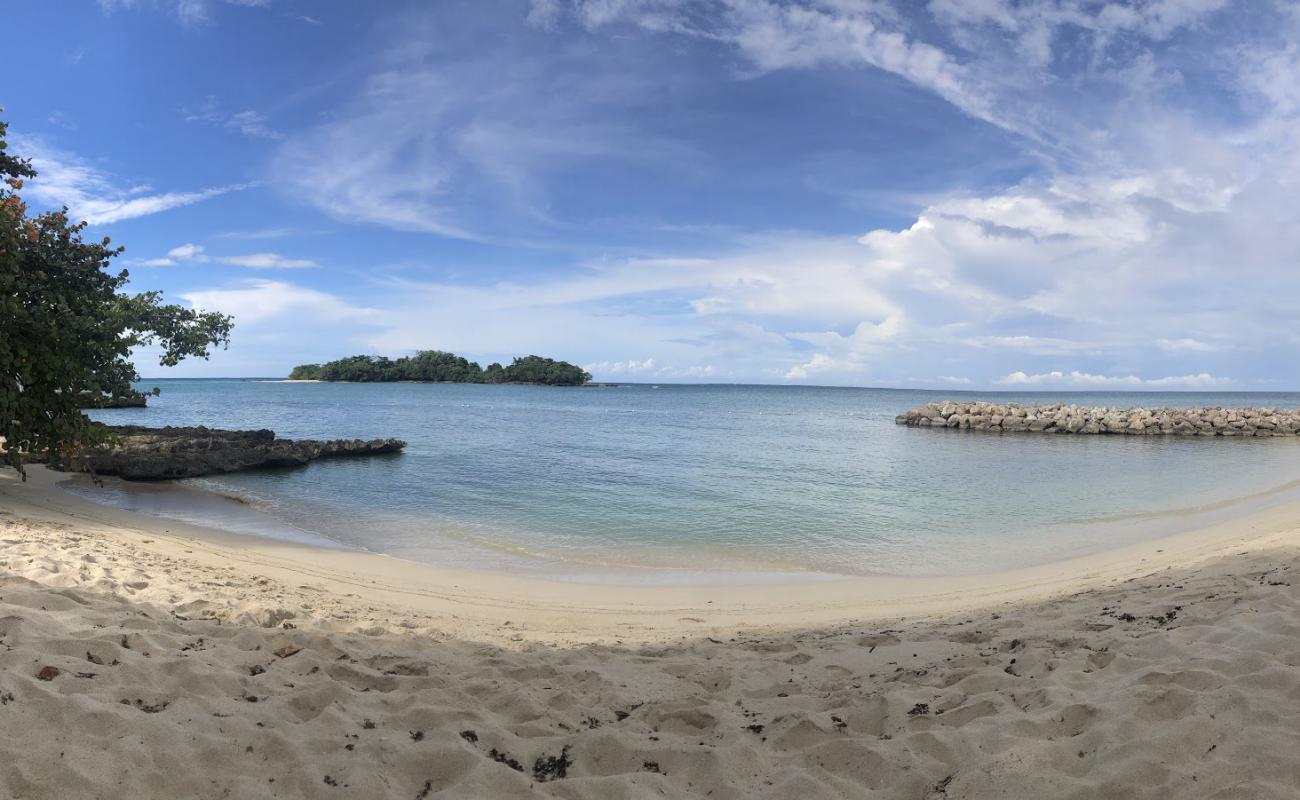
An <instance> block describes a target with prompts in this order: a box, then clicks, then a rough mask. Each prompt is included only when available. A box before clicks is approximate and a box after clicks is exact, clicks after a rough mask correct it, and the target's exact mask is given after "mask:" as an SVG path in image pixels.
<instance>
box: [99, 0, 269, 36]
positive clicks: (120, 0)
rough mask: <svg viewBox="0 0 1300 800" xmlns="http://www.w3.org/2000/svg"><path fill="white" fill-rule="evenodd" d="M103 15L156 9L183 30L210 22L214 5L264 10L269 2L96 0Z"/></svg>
mask: <svg viewBox="0 0 1300 800" xmlns="http://www.w3.org/2000/svg"><path fill="white" fill-rule="evenodd" d="M98 2H99V7H100V8H101V9H102V10H103V11H104V13H105V14H109V13H113V12H115V11H118V10H133V9H141V8H143V9H156V10H159V11H164V12H166V13H169V14H171V15H172V16H174V17H175V18H176V20H177V21H178V22H180V24H181V25H182V26H183V27H185V28H191V29H193V28H201V27H203V26H204V25H207V24H208V23H209V22H211V19H212V8H213V6H214V5H222V4H224V5H230V6H244V7H248V8H264V7H267V6H269V5H270V0H98Z"/></svg>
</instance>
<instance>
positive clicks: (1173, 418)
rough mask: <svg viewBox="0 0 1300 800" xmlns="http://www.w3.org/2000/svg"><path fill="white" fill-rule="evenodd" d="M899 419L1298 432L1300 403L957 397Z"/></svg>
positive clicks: (1116, 430) (1071, 428) (1031, 428)
mask: <svg viewBox="0 0 1300 800" xmlns="http://www.w3.org/2000/svg"><path fill="white" fill-rule="evenodd" d="M894 421H895V422H897V423H898V424H899V425H908V426H911V427H921V428H955V429H958V430H972V431H1008V432H1021V431H1024V432H1030V433H1078V434H1103V433H1106V434H1119V435H1125V436H1133V435H1141V436H1295V435H1297V434H1300V408H1222V407H1219V406H1215V407H1213V408H1089V407H1085V406H1075V405H1065V404H1063V403H1049V404H1043V405H1020V404H1018V403H985V402H962V403H958V402H953V401H945V402H942V403H930V404H929V405H926V406H921V407H920V408H913V409H909V410H908V411H907V412H906V413H904V414H899V415H898V416H897V417H895V419H894Z"/></svg>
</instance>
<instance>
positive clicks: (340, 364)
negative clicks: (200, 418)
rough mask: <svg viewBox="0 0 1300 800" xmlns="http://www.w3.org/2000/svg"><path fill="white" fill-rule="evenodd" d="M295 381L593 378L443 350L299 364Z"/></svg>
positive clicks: (553, 381) (566, 381) (564, 381)
mask: <svg viewBox="0 0 1300 800" xmlns="http://www.w3.org/2000/svg"><path fill="white" fill-rule="evenodd" d="M289 379H290V380H296V381H347V382H353V383H391V382H394V381H420V382H425V383H533V384H542V385H545V386H582V385H583V384H585V383H587V382H588V381H590V380H591V374H590V373H588V372H586V371H585V370H583V369H582V367H579V366H575V365H573V364H570V363H569V362H567V361H556V360H555V359H552V358H543V357H541V356H525V357H523V358H516V359H515V360H514V361H512V362H511V363H510V366H508V367H503V366H501V365H500V364H489V365H488V368H487V369H483V368H482V367H480V366H479V365H478V364H477V363H475V362H473V361H470V360H468V359H466V358H464V357H462V356H458V355H455V354H454V353H447V352H444V351H442V350H421V351H420V352H418V353H416V354H415V355H413V356H404V357H402V358H398V359H389V358H387V357H385V356H350V357H348V358H340V359H338V360H337V361H329V362H326V363H324V364H300V365H299V366H296V367H294V368H293V371H292V372H290V373H289Z"/></svg>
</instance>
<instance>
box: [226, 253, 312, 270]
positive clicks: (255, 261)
mask: <svg viewBox="0 0 1300 800" xmlns="http://www.w3.org/2000/svg"><path fill="white" fill-rule="evenodd" d="M217 260H218V261H220V262H222V263H223V264H235V265H237V266H241V267H251V268H253V269H303V268H306V267H314V266H317V265H316V262H315V261H312V260H310V259H306V258H285V257H284V256H282V255H280V254H279V253H252V254H250V255H246V256H222V257H221V258H218V259H217Z"/></svg>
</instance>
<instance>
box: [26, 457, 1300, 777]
mask: <svg viewBox="0 0 1300 800" xmlns="http://www.w3.org/2000/svg"><path fill="white" fill-rule="evenodd" d="M59 479H60V477H59V476H57V475H54V474H51V473H47V472H45V471H43V470H41V469H39V468H38V469H33V470H32V471H31V476H30V480H29V481H27V482H26V483H19V482H18V481H17V480H16V478H15V477H13V476H10V475H4V476H2V477H0V540H2V541H3V545H4V547H3V551H0V552H2V556H0V644H3V648H4V649H3V652H0V664H2V666H0V730H3V732H4V738H3V744H0V748H3V758H2V759H0V795H3V796H5V797H13V798H46V797H50V798H53V797H58V798H81V797H86V798H92V797H93V798H114V797H333V796H339V797H367V798H369V797H395V798H428V797H435V796H446V797H472V798H477V797H523V796H548V797H549V796H555V797H589V798H611V797H713V798H750V797H773V798H785V797H799V798H801V800H802V799H803V798H822V797H828V798H829V797H842V798H860V797H882V798H927V797H934V798H942V797H947V798H982V797H1011V798H1041V797H1077V798H1093V797H1096V798H1104V797H1207V798H1209V797H1221V798H1240V797H1278V798H1283V797H1296V796H1298V795H1300V760H1298V759H1297V758H1296V757H1295V753H1297V752H1300V580H1298V579H1300V504H1297V503H1286V504H1282V505H1279V506H1276V507H1274V508H1270V509H1267V510H1264V511H1258V512H1254V513H1250V514H1246V515H1243V516H1241V517H1239V518H1236V519H1233V520H1231V521H1229V522H1225V523H1222V524H1220V525H1216V526H1214V527H1210V528H1206V529H1204V530H1198V531H1195V532H1191V533H1187V534H1182V535H1179V536H1175V537H1169V538H1166V539H1162V540H1158V541H1154V542H1145V543H1141V544H1135V545H1133V546H1130V547H1126V548H1122V549H1119V550H1112V551H1109V552H1106V553H1102V554H1098V555H1095V556H1089V557H1087V558H1081V559H1074V560H1070V561H1063V562H1060V563H1056V564H1051V565H1047V566H1043V567H1035V568H1031V569H1024V570H1017V571H1014V572H1007V573H1003V574H998V575H988V576H975V577H963V578H952V579H941V578H907V579H903V578H872V579H853V580H843V581H830V582H820V583H810V584H780V585H774V586H728V587H699V586H692V587H593V586H589V585H577V584H565V583H560V582H548V581H539V580H530V579H525V578H518V577H509V576H500V575H488V574H476V573H471V572H467V571H457V570H451V569H444V568H436V567H431V566H427V565H420V564H414V563H410V562H403V561H400V560H397V559H391V558H386V557H383V556H378V555H370V554H358V553H353V552H347V551H330V550H321V549H315V548H310V547H305V546H297V545H290V544H283V543H278V542H272V541H268V540H262V539H256V538H250V537H241V536H235V535H230V534H221V533H218V532H215V531H208V530H204V529H200V528H195V527H190V526H185V525H181V524H178V523H174V522H171V521H167V520H162V519H156V518H148V517H141V516H135V515H131V514H128V513H125V512H120V511H115V510H113V509H109V508H107V507H101V506H98V505H95V504H91V503H87V502H85V501H82V500H79V499H78V498H76V497H74V496H72V495H70V494H69V493H67V492H64V491H62V490H60V489H58V488H57V486H56V483H57V481H58V480H59Z"/></svg>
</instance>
